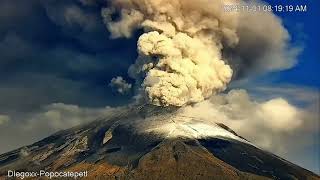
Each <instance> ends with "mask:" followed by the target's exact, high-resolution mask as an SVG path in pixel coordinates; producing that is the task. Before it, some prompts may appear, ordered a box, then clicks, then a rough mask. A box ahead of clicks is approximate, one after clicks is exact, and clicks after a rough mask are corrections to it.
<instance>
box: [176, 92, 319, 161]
mask: <svg viewBox="0 0 320 180" xmlns="http://www.w3.org/2000/svg"><path fill="white" fill-rule="evenodd" d="M308 107H310V106H308ZM311 109H312V108H307V107H306V108H303V109H302V108H300V107H297V106H294V105H292V104H290V103H289V102H288V100H286V99H283V98H274V99H270V100H266V101H259V102H258V101H254V100H252V99H251V98H250V97H249V95H248V94H247V92H246V91H245V90H232V91H230V92H229V93H228V94H221V95H217V96H213V97H212V98H211V99H209V100H207V101H204V102H202V103H199V104H196V105H194V106H187V107H185V108H183V109H181V110H180V111H181V113H182V114H184V115H186V116H192V117H197V118H202V119H204V120H206V121H212V122H219V123H223V124H225V125H227V126H229V127H230V128H231V129H233V130H234V131H235V132H237V133H238V134H239V135H241V136H243V137H245V138H246V139H248V140H249V141H251V142H253V143H254V144H257V145H258V146H260V147H263V148H265V149H267V150H270V151H271V152H274V153H276V154H279V155H282V156H285V157H286V156H287V155H288V153H289V152H290V153H292V152H294V151H298V150H299V149H300V150H301V148H304V147H306V146H307V145H310V144H312V143H314V142H313V141H312V139H311V138H310V137H311V136H312V135H313V134H314V133H317V132H319V122H318V120H319V114H318V113H317V112H316V111H312V110H311ZM290 148H292V149H290ZM289 149H290V150H289Z"/></svg>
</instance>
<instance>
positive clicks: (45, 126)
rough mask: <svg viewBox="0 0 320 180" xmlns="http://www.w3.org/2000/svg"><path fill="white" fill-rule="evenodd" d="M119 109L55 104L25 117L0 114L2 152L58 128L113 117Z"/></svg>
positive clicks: (39, 137) (51, 132) (0, 150)
mask: <svg viewBox="0 0 320 180" xmlns="http://www.w3.org/2000/svg"><path fill="white" fill-rule="evenodd" d="M116 111H117V108H111V107H104V108H84V107H79V106H77V105H68V104H63V103H54V104H50V105H47V106H44V107H42V108H41V110H38V111H37V112H33V113H28V114H24V116H22V117H15V118H10V117H9V116H7V115H0V142H1V144H2V146H0V153H4V152H6V151H9V150H12V149H14V148H18V147H20V146H23V145H29V144H32V143H34V142H36V141H38V140H40V139H42V138H45V137H47V136H49V135H51V134H53V133H55V132H57V131H59V130H63V129H68V128H71V127H74V126H77V125H80V124H84V123H88V122H91V121H94V120H96V119H98V118H105V117H108V116H112V115H113V113H114V112H116Z"/></svg>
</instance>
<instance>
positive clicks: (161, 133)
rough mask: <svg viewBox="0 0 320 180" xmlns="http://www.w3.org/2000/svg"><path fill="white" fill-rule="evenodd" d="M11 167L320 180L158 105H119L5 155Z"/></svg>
mask: <svg viewBox="0 0 320 180" xmlns="http://www.w3.org/2000/svg"><path fill="white" fill-rule="evenodd" d="M9 170H15V171H20V172H22V171H28V172H35V171H40V170H45V171H52V172H54V171H69V172H79V171H87V172H88V177H87V179H148V180H150V179H175V180H176V179H228V180H229V179H292V180H293V179H320V178H319V176H317V175H316V174H314V173H312V172H310V171H308V170H305V169H303V168H301V167H299V166H297V165H294V164H292V163H290V162H288V161H286V160H284V159H282V158H280V157H278V156H276V155H274V154H272V153H270V152H267V151H265V150H262V149H260V148H258V147H256V146H255V145H253V144H252V143H250V142H249V141H247V140H246V139H244V138H242V137H241V136H239V135H237V134H236V133H235V132H234V131H232V130H231V129H229V128H228V127H227V126H225V125H223V124H217V123H208V122H205V121H202V120H201V119H197V118H194V117H186V116H183V115H181V114H177V113H176V110H175V109H172V108H158V107H154V106H141V107H130V108H119V109H117V110H116V111H114V112H113V113H111V114H110V115H109V116H108V117H104V118H101V119H98V120H96V121H94V122H92V123H90V124H85V125H81V126H78V127H74V128H71V129H68V130H63V131H60V132H57V133H56V134H53V135H52V136H49V137H47V138H45V139H43V140H41V141H39V142H36V143H34V144H32V145H29V146H26V147H22V148H19V149H17V150H14V151H11V152H8V153H5V154H3V155H0V179H2V178H4V179H5V178H6V177H7V173H8V171H9Z"/></svg>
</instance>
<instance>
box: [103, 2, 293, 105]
mask: <svg viewBox="0 0 320 180" xmlns="http://www.w3.org/2000/svg"><path fill="white" fill-rule="evenodd" d="M237 2H239V1H237ZM110 3H111V5H110V6H109V7H108V8H105V9H103V10H102V16H103V18H104V22H105V24H106V26H107V28H108V30H109V31H110V32H111V37H112V38H119V37H126V38H130V37H131V35H132V34H133V32H134V31H135V30H137V29H143V31H144V33H143V34H142V35H141V36H140V37H139V40H138V42H137V51H138V57H137V60H136V62H135V64H133V65H132V66H131V67H130V68H129V71H128V72H129V75H130V77H132V78H134V79H136V82H138V83H139V84H140V86H141V94H140V95H142V97H143V99H144V100H146V101H147V102H148V103H151V104H154V105H158V106H183V105H186V104H192V103H197V102H201V101H203V100H204V99H207V98H209V97H210V96H211V95H213V94H216V93H218V92H220V91H223V90H225V89H226V86H227V84H228V83H229V82H230V81H231V79H232V75H233V72H234V71H235V70H232V68H233V69H235V68H236V67H240V66H241V67H242V68H243V69H246V68H247V67H246V64H248V66H250V68H253V69H254V67H260V66H262V67H268V68H269V69H268V70H271V69H277V68H278V69H281V68H285V67H286V66H290V65H287V64H283V63H282V64H281V63H279V62H277V64H280V65H279V66H272V67H270V65H269V64H267V65H261V63H260V61H259V59H260V60H262V61H263V62H264V63H265V60H266V59H265V56H266V55H268V53H269V49H268V48H266V49H268V50H266V51H263V50H262V51H261V50H260V51H259V52H257V53H256V54H255V56H254V57H252V58H251V56H249V55H248V54H250V53H251V52H248V50H247V49H244V50H242V51H241V49H240V50H239V46H240V44H239V41H240V40H241V37H240V35H241V32H240V33H239V32H237V31H238V30H239V27H241V28H242V29H244V31H247V32H250V30H251V31H253V30H255V29H254V28H252V27H250V26H251V24H250V22H249V23H248V22H246V23H243V24H245V27H243V26H239V24H240V22H239V21H240V19H239V18H241V16H240V15H239V13H236V12H224V8H223V5H224V4H227V3H229V4H230V3H233V2H232V1H225V0H224V1H210V0H176V1H172V0H113V1H110ZM117 13H118V14H117ZM115 14H116V15H118V16H119V18H118V19H117V18H113V17H114V16H115ZM251 17H252V16H251ZM259 18H264V19H266V20H271V21H274V23H273V24H271V25H270V26H271V28H274V30H275V31H279V32H276V33H275V35H276V36H277V35H278V36H279V38H278V39H280V40H279V41H280V43H279V44H280V45H278V46H279V47H278V46H276V48H275V50H276V51H279V52H280V55H279V56H281V57H282V56H285V55H283V54H281V52H282V49H284V48H285V44H286V40H287V39H289V36H288V33H287V32H286V30H285V29H284V28H283V27H282V25H281V23H279V22H278V21H279V20H278V19H277V18H276V17H275V16H273V15H272V14H270V13H268V14H262V15H260V17H259ZM115 19H116V20H115ZM247 19H250V18H247ZM251 19H252V18H251ZM251 21H252V22H254V23H256V21H255V19H254V20H251ZM256 25H257V24H256ZM258 26H259V24H258ZM246 27H248V28H246ZM264 27H266V25H264ZM259 33H260V31H256V32H253V35H252V37H246V39H247V41H242V42H244V43H246V44H243V47H248V46H249V45H250V46H256V45H257V46H258V47H259V44H258V43H262V45H263V47H268V45H273V44H272V43H270V40H269V39H268V38H267V39H263V40H262V41H261V42H255V35H256V36H257V37H260V35H259ZM242 34H243V33H242ZM245 35H246V36H248V34H247V33H245ZM265 36H269V35H265ZM262 45H261V46H262ZM241 47H242V46H241ZM223 50H225V52H226V55H223ZM273 52H275V51H273V50H270V53H273ZM278 54H279V53H278ZM274 56H277V54H276V55H274ZM243 57H248V58H243ZM232 59H235V61H234V62H232ZM253 59H255V60H256V62H255V63H251V62H252V61H253ZM278 59H279V58H278ZM280 61H281V60H280ZM230 63H231V64H230ZM239 63H241V64H239ZM228 64H230V65H228ZM255 64H257V66H255ZM231 67H232V68H231Z"/></svg>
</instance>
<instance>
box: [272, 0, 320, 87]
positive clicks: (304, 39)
mask: <svg viewBox="0 0 320 180" xmlns="http://www.w3.org/2000/svg"><path fill="white" fill-rule="evenodd" d="M267 2H269V3H270V4H272V5H278V4H287V5H307V7H308V11H307V12H306V13H302V12H278V13H276V14H277V15H278V16H279V17H281V19H282V20H283V23H284V26H285V27H286V28H287V29H288V31H289V33H290V35H291V37H292V43H293V44H295V45H298V46H300V47H301V48H302V49H303V50H302V52H301V54H300V55H299V57H298V63H297V65H296V66H295V67H293V68H291V69H289V70H285V71H282V72H275V73H273V74H272V75H271V76H275V77H276V80H275V83H290V84H298V85H303V86H312V87H316V88H319V87H320V78H319V76H320V73H319V70H318V68H319V65H320V52H319V44H318V39H319V29H320V28H319V27H320V25H319V23H317V22H318V21H319V15H320V14H319V11H318V9H317V8H318V7H319V6H320V3H319V1H309V0H295V1H290V0H285V1H279V0H268V1H267Z"/></svg>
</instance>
